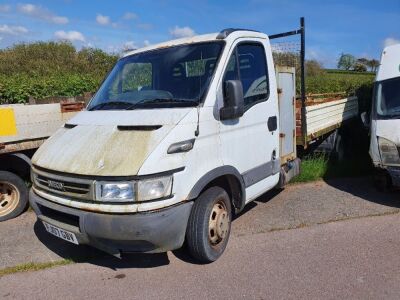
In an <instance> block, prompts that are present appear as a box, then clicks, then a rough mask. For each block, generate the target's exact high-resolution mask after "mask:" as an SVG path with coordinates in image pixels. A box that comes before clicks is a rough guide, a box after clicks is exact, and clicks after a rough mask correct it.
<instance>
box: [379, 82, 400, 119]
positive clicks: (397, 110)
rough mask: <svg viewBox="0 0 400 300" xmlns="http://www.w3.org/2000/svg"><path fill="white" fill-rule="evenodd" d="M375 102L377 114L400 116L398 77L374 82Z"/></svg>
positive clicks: (399, 85) (389, 116) (387, 116)
mask: <svg viewBox="0 0 400 300" xmlns="http://www.w3.org/2000/svg"><path fill="white" fill-rule="evenodd" d="M375 103H376V111H377V113H378V116H380V117H383V118H399V117H400V77H396V78H392V79H388V80H384V81H381V82H377V83H376V86H375Z"/></svg>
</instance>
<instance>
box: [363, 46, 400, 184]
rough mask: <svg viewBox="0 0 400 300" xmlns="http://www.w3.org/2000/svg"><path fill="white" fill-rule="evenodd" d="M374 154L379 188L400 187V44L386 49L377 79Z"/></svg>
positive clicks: (372, 132)
mask: <svg viewBox="0 0 400 300" xmlns="http://www.w3.org/2000/svg"><path fill="white" fill-rule="evenodd" d="M372 103H373V104H372V110H371V118H370V119H371V121H370V122H368V121H367V122H366V120H367V118H366V114H364V115H363V116H362V117H363V121H364V123H366V124H367V125H369V124H368V123H370V127H371V145H370V155H371V158H372V161H373V163H374V165H375V167H376V168H377V170H378V176H377V185H378V187H379V188H382V189H386V188H388V187H389V186H391V185H392V186H394V187H400V44H398V45H393V46H389V47H386V48H385V49H384V50H383V53H382V57H381V64H380V66H379V69H378V73H377V75H376V79H375V87H374V96H373V101H372Z"/></svg>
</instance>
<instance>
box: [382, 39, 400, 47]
mask: <svg viewBox="0 0 400 300" xmlns="http://www.w3.org/2000/svg"><path fill="white" fill-rule="evenodd" d="M396 44H400V40H398V39H395V38H392V37H388V38H387V39H385V40H384V41H383V45H384V46H385V47H387V46H392V45H396Z"/></svg>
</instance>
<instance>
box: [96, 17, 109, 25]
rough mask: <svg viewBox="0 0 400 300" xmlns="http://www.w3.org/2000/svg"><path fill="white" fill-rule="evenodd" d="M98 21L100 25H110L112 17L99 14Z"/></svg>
mask: <svg viewBox="0 0 400 300" xmlns="http://www.w3.org/2000/svg"><path fill="white" fill-rule="evenodd" d="M96 22H97V24H100V25H109V24H111V20H110V17H109V16H103V15H101V14H97V16H96Z"/></svg>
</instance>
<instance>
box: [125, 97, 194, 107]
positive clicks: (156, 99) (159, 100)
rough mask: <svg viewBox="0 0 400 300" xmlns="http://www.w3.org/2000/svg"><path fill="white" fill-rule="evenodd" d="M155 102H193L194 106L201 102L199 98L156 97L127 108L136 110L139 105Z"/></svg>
mask: <svg viewBox="0 0 400 300" xmlns="http://www.w3.org/2000/svg"><path fill="white" fill-rule="evenodd" d="M154 103H187V104H192V105H193V106H195V105H198V104H199V102H198V101H197V100H192V99H174V98H155V99H150V100H149V99H143V100H141V101H139V102H137V103H135V104H132V105H130V106H128V107H127V108H126V110H134V109H136V108H137V107H138V106H140V105H143V104H154Z"/></svg>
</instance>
